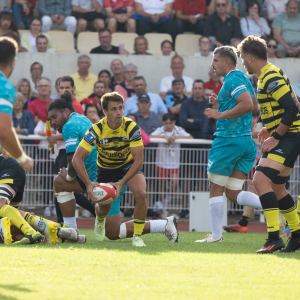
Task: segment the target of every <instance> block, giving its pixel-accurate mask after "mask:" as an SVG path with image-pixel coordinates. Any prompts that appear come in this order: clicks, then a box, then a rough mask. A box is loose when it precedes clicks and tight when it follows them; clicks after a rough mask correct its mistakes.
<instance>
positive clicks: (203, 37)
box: [199, 35, 211, 43]
mask: <svg viewBox="0 0 300 300" xmlns="http://www.w3.org/2000/svg"><path fill="white" fill-rule="evenodd" d="M203 39H208V40H209V42H210V43H211V41H210V39H209V37H208V36H205V35H202V36H201V38H200V39H199V43H201V41H202V40H203Z"/></svg>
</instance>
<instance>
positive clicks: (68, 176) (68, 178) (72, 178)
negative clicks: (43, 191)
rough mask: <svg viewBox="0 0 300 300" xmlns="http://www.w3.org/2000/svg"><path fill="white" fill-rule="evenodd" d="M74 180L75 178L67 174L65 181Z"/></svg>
mask: <svg viewBox="0 0 300 300" xmlns="http://www.w3.org/2000/svg"><path fill="white" fill-rule="evenodd" d="M75 178H76V176H75V177H71V176H70V175H69V174H67V181H73V180H74V179H75Z"/></svg>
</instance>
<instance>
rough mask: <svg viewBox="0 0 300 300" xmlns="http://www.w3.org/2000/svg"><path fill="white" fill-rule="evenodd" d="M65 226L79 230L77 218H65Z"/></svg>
mask: <svg viewBox="0 0 300 300" xmlns="http://www.w3.org/2000/svg"><path fill="white" fill-rule="evenodd" d="M64 224H65V225H67V226H69V227H70V228H74V229H77V223H76V217H71V218H65V217H64Z"/></svg>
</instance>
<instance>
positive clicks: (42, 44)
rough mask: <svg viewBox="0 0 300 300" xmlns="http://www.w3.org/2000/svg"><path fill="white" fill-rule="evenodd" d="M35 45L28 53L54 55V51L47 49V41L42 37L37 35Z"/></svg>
mask: <svg viewBox="0 0 300 300" xmlns="http://www.w3.org/2000/svg"><path fill="white" fill-rule="evenodd" d="M35 43H36V45H35V47H32V48H31V49H30V50H29V51H28V52H42V53H55V51H54V50H52V49H49V48H48V39H47V37H45V36H44V35H42V34H40V35H38V36H37V38H36V40H35Z"/></svg>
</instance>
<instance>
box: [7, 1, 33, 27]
mask: <svg viewBox="0 0 300 300" xmlns="http://www.w3.org/2000/svg"><path fill="white" fill-rule="evenodd" d="M36 1H37V0H26V1H22V0H12V1H11V5H12V13H13V16H14V19H15V21H16V24H17V27H19V28H20V29H21V28H22V29H23V28H25V29H29V21H30V19H31V18H32V17H33V10H34V9H35V5H36Z"/></svg>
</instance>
